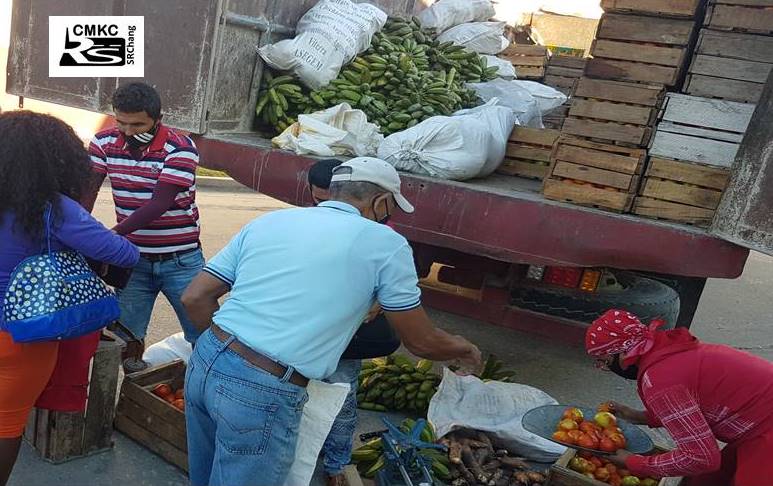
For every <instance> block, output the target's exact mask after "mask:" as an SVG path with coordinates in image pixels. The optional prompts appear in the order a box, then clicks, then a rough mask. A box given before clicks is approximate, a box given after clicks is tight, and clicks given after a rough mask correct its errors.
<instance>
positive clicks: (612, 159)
mask: <svg viewBox="0 0 773 486" xmlns="http://www.w3.org/2000/svg"><path fill="white" fill-rule="evenodd" d="M646 154H647V152H646V150H642V149H628V148H625V147H618V146H614V145H608V144H602V143H595V142H591V141H588V140H580V139H576V138H569V137H563V136H562V137H561V139H559V141H558V144H557V145H556V148H555V151H554V156H553V158H554V159H555V160H561V161H565V162H573V163H576V164H582V165H587V166H590V167H596V168H599V169H607V170H614V171H617V172H623V173H626V174H640V173H641V172H642V170H643V168H644V162H645V157H646Z"/></svg>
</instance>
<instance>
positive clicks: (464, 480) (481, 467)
mask: <svg viewBox="0 0 773 486" xmlns="http://www.w3.org/2000/svg"><path fill="white" fill-rule="evenodd" d="M439 442H440V443H441V444H443V445H445V446H446V447H447V448H448V462H449V464H450V466H449V474H450V478H451V479H452V482H451V484H452V485H453V486H478V485H482V486H539V485H542V484H544V483H545V481H546V480H547V477H546V475H545V474H544V473H543V472H539V471H535V470H532V468H531V467H530V466H529V464H527V463H526V461H525V460H524V459H523V458H520V457H514V456H511V455H510V453H509V452H508V451H507V450H505V449H501V448H496V447H495V444H496V440H495V439H494V440H492V437H489V435H488V434H486V433H485V432H481V431H479V430H472V429H464V428H462V429H455V430H454V431H453V432H451V433H449V434H447V435H445V436H444V437H443V438H442V439H440V441H439Z"/></svg>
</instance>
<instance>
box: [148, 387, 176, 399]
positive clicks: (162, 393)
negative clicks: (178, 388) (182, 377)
mask: <svg viewBox="0 0 773 486" xmlns="http://www.w3.org/2000/svg"><path fill="white" fill-rule="evenodd" d="M152 393H153V394H154V395H156V396H157V397H161V398H164V397H166V396H168V395H171V394H172V387H171V386H169V385H167V384H166V383H159V384H158V385H156V386H154V387H153V391H152Z"/></svg>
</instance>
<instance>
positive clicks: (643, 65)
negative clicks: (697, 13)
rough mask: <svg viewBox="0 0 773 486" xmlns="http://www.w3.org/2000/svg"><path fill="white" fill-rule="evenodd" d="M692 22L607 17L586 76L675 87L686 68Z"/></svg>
mask: <svg viewBox="0 0 773 486" xmlns="http://www.w3.org/2000/svg"><path fill="white" fill-rule="evenodd" d="M693 32H694V22H693V21H692V20H682V19H669V18H658V19H653V18H652V17H646V16H642V15H623V14H604V15H602V17H601V21H600V22H599V28H598V31H597V32H596V40H594V41H593V46H592V47H591V55H592V56H593V58H592V59H589V60H588V64H587V66H586V68H585V75H586V76H588V77H591V78H598V79H612V80H617V81H630V82H637V83H648V84H658V85H665V86H675V85H676V84H677V82H678V81H679V79H680V76H681V74H682V72H683V70H684V68H685V63H686V59H687V53H688V50H689V49H688V48H689V45H690V42H691V40H692V36H693Z"/></svg>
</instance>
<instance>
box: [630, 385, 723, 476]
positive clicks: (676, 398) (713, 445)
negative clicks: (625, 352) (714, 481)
mask: <svg viewBox="0 0 773 486" xmlns="http://www.w3.org/2000/svg"><path fill="white" fill-rule="evenodd" d="M643 398H644V404H645V406H646V407H647V410H648V414H647V415H648V416H651V417H653V422H655V421H660V422H661V423H662V424H663V426H664V427H665V428H666V429H667V430H668V432H669V433H670V434H671V437H672V438H673V439H674V442H675V443H676V449H675V450H673V451H671V452H668V453H665V454H658V455H655V456H639V455H634V456H631V457H629V458H628V460H627V461H626V467H627V468H628V469H630V471H631V472H632V473H633V474H635V475H637V476H656V477H674V476H694V475H698V474H705V473H710V472H713V471H716V470H718V469H719V467H720V452H719V446H718V445H717V439H716V437H714V433H713V432H712V431H711V427H709V424H708V422H706V419H705V417H704V416H703V412H701V409H700V406H699V405H698V401H697V400H696V399H695V397H694V396H693V395H692V393H690V390H688V389H687V387H685V386H684V385H671V386H669V387H668V388H665V389H658V390H653V392H650V393H647V394H645V396H644V397H643Z"/></svg>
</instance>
